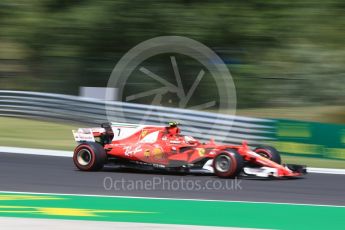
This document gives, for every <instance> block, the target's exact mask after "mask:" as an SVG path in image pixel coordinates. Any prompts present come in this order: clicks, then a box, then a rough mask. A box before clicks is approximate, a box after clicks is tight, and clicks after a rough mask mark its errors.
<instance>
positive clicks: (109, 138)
mask: <svg viewBox="0 0 345 230" xmlns="http://www.w3.org/2000/svg"><path fill="white" fill-rule="evenodd" d="M73 135H74V138H75V140H76V141H77V142H78V143H79V145H78V146H77V147H76V148H75V150H74V155H73V161H74V164H75V165H76V166H77V168H78V169H80V170H82V171H95V170H100V169H102V167H103V166H104V165H105V164H116V165H118V166H124V167H129V168H136V169H143V170H165V171H174V172H193V171H194V172H195V171H198V172H209V173H214V174H215V175H217V176H219V177H223V178H231V177H236V176H238V175H241V176H257V177H299V176H302V175H303V174H305V173H306V167H305V166H301V165H291V164H286V165H282V164H281V159H280V155H279V152H278V151H277V150H276V149H275V148H273V147H270V146H258V147H257V148H255V149H251V148H249V146H248V145H247V144H246V142H245V141H244V142H243V144H242V145H218V144H216V143H215V142H214V141H213V140H210V141H209V142H208V143H201V142H199V141H198V140H196V139H194V138H193V137H191V136H182V135H181V134H180V128H179V127H178V124H177V123H176V122H170V123H169V125H168V126H152V125H135V124H124V123H105V124H102V126H101V127H100V128H80V129H78V130H73Z"/></svg>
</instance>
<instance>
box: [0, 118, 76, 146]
mask: <svg viewBox="0 0 345 230" xmlns="http://www.w3.org/2000/svg"><path fill="white" fill-rule="evenodd" d="M75 128H77V126H73V125H66V124H61V123H56V122H46V121H37V120H29V119H18V118H7V117H0V146H13V147H25V148H43V149H57V150H73V148H74V146H75V142H74V139H73V135H72V129H75Z"/></svg>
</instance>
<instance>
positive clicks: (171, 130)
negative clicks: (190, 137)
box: [166, 121, 180, 135]
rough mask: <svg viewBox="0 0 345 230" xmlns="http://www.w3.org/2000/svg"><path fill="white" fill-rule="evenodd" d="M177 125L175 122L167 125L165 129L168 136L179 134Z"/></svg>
mask: <svg viewBox="0 0 345 230" xmlns="http://www.w3.org/2000/svg"><path fill="white" fill-rule="evenodd" d="M178 125H179V123H178V122H176V121H172V122H169V123H168V127H166V129H167V132H168V134H170V135H178V134H179V133H180V129H179V128H178Z"/></svg>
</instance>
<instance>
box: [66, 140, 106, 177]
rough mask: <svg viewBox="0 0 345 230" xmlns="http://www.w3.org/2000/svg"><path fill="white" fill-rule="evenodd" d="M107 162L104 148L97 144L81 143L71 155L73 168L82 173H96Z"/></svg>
mask: <svg viewBox="0 0 345 230" xmlns="http://www.w3.org/2000/svg"><path fill="white" fill-rule="evenodd" d="M106 160H107V154H106V152H105V150H104V148H103V147H102V146H101V145H100V144H98V143H93V142H90V143H82V144H80V145H78V146H77V147H76V148H75V150H74V154H73V162H74V164H75V166H76V167H77V168H78V169H80V170H82V171H97V170H100V169H102V168H103V166H104V164H105V162H106Z"/></svg>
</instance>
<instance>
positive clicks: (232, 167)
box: [213, 149, 244, 178]
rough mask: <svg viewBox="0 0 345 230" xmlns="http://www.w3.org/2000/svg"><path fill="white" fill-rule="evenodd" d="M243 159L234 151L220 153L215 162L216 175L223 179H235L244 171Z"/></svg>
mask: <svg viewBox="0 0 345 230" xmlns="http://www.w3.org/2000/svg"><path fill="white" fill-rule="evenodd" d="M243 166H244V161H243V157H242V156H241V155H240V154H239V153H238V152H237V151H236V150H233V149H228V150H225V151H223V152H221V153H219V154H218V155H217V156H216V157H215V158H214V160H213V170H214V173H215V174H216V175H217V176H219V177H222V178H233V177H235V176H237V175H238V174H239V173H240V172H241V170H242V169H243Z"/></svg>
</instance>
